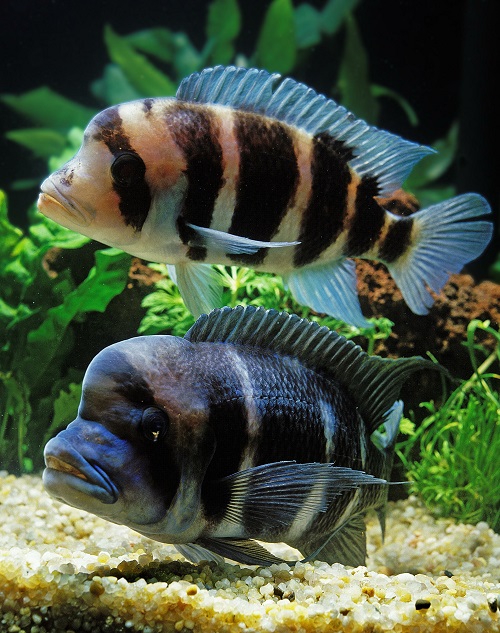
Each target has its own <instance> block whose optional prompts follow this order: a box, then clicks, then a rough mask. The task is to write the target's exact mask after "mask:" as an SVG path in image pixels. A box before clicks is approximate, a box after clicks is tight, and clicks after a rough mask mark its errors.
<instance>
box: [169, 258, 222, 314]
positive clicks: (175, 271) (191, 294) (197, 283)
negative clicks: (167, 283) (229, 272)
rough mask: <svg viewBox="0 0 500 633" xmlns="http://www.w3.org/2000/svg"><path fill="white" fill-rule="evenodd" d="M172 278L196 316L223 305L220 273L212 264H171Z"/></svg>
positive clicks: (188, 307)
mask: <svg viewBox="0 0 500 633" xmlns="http://www.w3.org/2000/svg"><path fill="white" fill-rule="evenodd" d="M168 271H169V274H170V277H171V278H172V280H173V281H174V282H175V283H176V284H177V286H178V287H179V292H180V293H181V297H182V299H183V301H184V303H185V304H186V307H187V309H188V310H189V311H190V312H191V314H192V315H193V316H195V317H199V316H200V314H208V312H210V310H213V309H214V308H220V307H221V305H222V284H221V279H220V275H219V273H218V272H217V271H216V270H215V269H214V268H213V267H212V266H210V264H196V263H190V262H188V263H185V264H176V265H175V266H172V265H169V266H168Z"/></svg>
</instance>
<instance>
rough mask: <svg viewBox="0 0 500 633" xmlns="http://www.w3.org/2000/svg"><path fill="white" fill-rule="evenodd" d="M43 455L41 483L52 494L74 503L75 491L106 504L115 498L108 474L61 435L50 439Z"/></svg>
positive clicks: (117, 495)
mask: <svg viewBox="0 0 500 633" xmlns="http://www.w3.org/2000/svg"><path fill="white" fill-rule="evenodd" d="M44 457H45V465H46V468H45V470H44V471H43V485H44V487H45V489H46V490H47V492H49V493H50V494H51V495H52V496H53V497H56V498H57V499H60V500H62V501H64V502H66V503H70V504H71V505H75V503H72V501H74V500H75V493H76V495H77V496H78V495H79V494H81V495H83V496H84V498H87V499H88V498H92V499H96V500H98V501H100V502H101V503H104V504H108V505H110V504H113V503H116V502H117V501H118V497H119V491H118V488H117V487H116V486H115V484H114V483H113V482H112V480H111V478H110V477H109V475H108V474H107V473H106V472H105V471H104V470H103V469H102V468H101V467H100V466H99V465H97V464H92V463H90V462H89V461H87V460H86V459H85V458H84V457H83V456H82V455H81V454H80V453H79V452H78V451H76V450H75V449H74V448H72V447H71V446H69V445H68V444H67V443H66V442H65V441H64V440H63V439H61V438H58V437H55V438H53V439H52V440H50V441H49V442H48V444H47V446H46V447H45V451H44ZM82 505H84V504H82ZM85 505H87V504H85Z"/></svg>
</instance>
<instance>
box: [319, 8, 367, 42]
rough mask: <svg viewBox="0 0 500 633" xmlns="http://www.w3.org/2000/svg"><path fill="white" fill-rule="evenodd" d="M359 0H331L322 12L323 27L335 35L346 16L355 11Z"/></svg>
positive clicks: (328, 32)
mask: <svg viewBox="0 0 500 633" xmlns="http://www.w3.org/2000/svg"><path fill="white" fill-rule="evenodd" d="M358 4H359V0H329V1H328V2H327V3H326V5H325V7H324V8H323V11H322V12H321V28H322V30H323V32H324V33H326V34H327V35H333V34H334V33H335V32H336V31H338V29H339V28H340V27H341V26H342V23H343V21H344V19H345V17H346V16H347V15H348V14H349V13H352V12H353V11H354V9H355V8H356V7H357V5H358Z"/></svg>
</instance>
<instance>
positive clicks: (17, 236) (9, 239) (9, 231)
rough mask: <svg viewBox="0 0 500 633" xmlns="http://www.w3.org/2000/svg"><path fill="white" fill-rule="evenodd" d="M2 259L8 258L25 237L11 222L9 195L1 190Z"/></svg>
mask: <svg viewBox="0 0 500 633" xmlns="http://www.w3.org/2000/svg"><path fill="white" fill-rule="evenodd" d="M0 235H1V236H2V237H1V239H0V260H1V261H3V260H8V259H9V258H10V256H11V253H12V250H13V249H14V247H15V246H16V245H17V244H18V243H19V242H20V240H21V239H22V238H23V232H22V231H21V229H18V228H17V226H14V225H13V224H11V223H10V220H9V218H8V215H7V197H6V195H5V193H4V192H3V191H1V190H0Z"/></svg>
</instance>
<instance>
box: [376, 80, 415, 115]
mask: <svg viewBox="0 0 500 633" xmlns="http://www.w3.org/2000/svg"><path fill="white" fill-rule="evenodd" d="M371 89H372V94H373V96H374V97H377V98H379V97H389V98H390V99H394V101H396V103H398V105H400V106H401V109H402V110H403V111H404V113H405V114H406V116H407V117H408V121H409V122H410V124H411V125H418V117H417V113H416V112H415V110H414V109H413V108H412V107H411V105H410V104H409V103H408V101H407V100H406V99H405V98H404V97H402V96H401V95H400V94H399V93H398V92H396V91H395V90H391V89H390V88H386V87H385V86H378V85H375V84H372V86H371Z"/></svg>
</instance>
